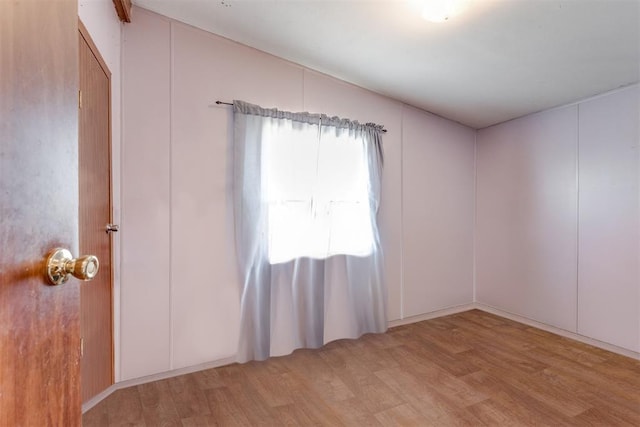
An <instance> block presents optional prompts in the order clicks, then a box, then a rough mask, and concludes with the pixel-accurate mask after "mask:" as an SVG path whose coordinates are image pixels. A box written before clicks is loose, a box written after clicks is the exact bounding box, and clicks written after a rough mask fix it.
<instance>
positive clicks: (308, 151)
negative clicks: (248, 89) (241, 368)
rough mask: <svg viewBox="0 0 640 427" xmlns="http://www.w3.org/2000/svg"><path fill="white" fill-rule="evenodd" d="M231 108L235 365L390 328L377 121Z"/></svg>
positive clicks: (239, 103) (252, 107) (237, 105)
mask: <svg viewBox="0 0 640 427" xmlns="http://www.w3.org/2000/svg"><path fill="white" fill-rule="evenodd" d="M233 105H234V107H233V111H234V160H233V167H234V183H233V191H234V221H235V236H236V252H237V258H238V263H239V268H240V277H241V279H242V286H243V288H242V293H241V295H242V300H241V329H240V342H239V348H238V361H239V362H246V361H249V360H264V359H266V358H268V357H270V356H280V355H285V354H289V353H291V352H292V351H293V350H295V349H296V348H303V347H305V348H317V347H320V346H322V345H323V344H325V343H327V342H329V341H332V340H336V339H341V338H357V337H359V336H360V335H362V334H364V333H368V332H383V331H385V330H386V328H387V319H386V288H385V286H384V284H383V281H382V251H381V247H380V238H379V233H378V227H377V221H376V215H377V211H378V205H379V201H380V179H381V171H382V141H381V127H380V126H377V125H373V124H366V125H363V124H359V123H358V122H355V121H349V120H345V119H339V118H337V117H328V116H325V115H317V114H309V113H290V112H284V111H279V110H277V109H264V108H261V107H258V106H256V105H252V104H248V103H245V102H242V101H234V102H233Z"/></svg>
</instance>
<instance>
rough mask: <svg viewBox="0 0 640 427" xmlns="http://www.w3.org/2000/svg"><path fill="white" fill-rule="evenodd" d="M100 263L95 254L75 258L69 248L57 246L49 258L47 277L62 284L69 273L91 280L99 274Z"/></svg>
mask: <svg viewBox="0 0 640 427" xmlns="http://www.w3.org/2000/svg"><path fill="white" fill-rule="evenodd" d="M99 268H100V263H99V262H98V258H97V257H95V256H94V255H85V256H82V257H79V258H75V259H74V258H73V257H72V256H71V252H69V251H68V250H67V249H63V248H56V249H54V250H53V251H52V252H51V254H50V255H49V257H48V258H47V278H48V279H49V282H50V283H51V284H52V285H56V286H57V285H62V284H63V283H65V282H66V281H67V280H68V279H69V275H73V277H75V278H77V279H80V280H91V279H93V278H94V277H96V274H98V269H99Z"/></svg>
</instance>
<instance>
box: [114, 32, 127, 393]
mask: <svg viewBox="0 0 640 427" xmlns="http://www.w3.org/2000/svg"><path fill="white" fill-rule="evenodd" d="M119 25H120V70H118V72H119V73H120V87H119V90H120V141H119V144H120V153H119V154H120V170H119V171H118V172H119V174H120V189H119V197H120V206H119V208H120V212H119V213H120V216H119V217H118V218H117V220H118V223H119V224H120V226H121V227H122V225H123V224H122V219H123V215H122V212H124V209H123V208H124V195H123V193H124V192H123V191H122V188H123V187H124V186H123V185H122V182H123V181H124V172H123V171H124V120H125V119H124V108H125V103H124V79H125V77H124V51H125V48H126V43H125V38H124V25H123V24H122V22H120V23H119ZM111 142H112V143H113V140H112V141H111ZM112 149H113V146H112ZM111 167H112V168H113V164H112V165H111ZM125 232H126V231H125ZM116 239H117V241H118V250H119V251H118V274H117V278H118V299H119V303H118V317H116V313H115V311H116V310H115V304H114V310H113V311H114V312H113V313H112V315H113V325H112V327H113V335H114V336H113V338H114V339H113V346H114V349H113V359H114V360H113V370H114V372H113V382H114V383H118V382H119V381H120V378H122V354H121V351H122V333H121V327H122V323H123V322H122V311H123V310H122V303H123V301H122V264H123V262H122V259H123V256H122V254H123V252H124V251H123V246H124V245H123V239H122V238H121V237H120V236H118V237H117V238H116ZM116 239H114V240H116ZM113 284H114V295H113V297H115V296H116V295H115V277H114V283H113ZM114 302H115V301H114ZM116 322H117V323H116ZM116 338H117V340H116ZM116 343H117V345H116Z"/></svg>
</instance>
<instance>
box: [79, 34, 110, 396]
mask: <svg viewBox="0 0 640 427" xmlns="http://www.w3.org/2000/svg"><path fill="white" fill-rule="evenodd" d="M79 27H80V36H79V42H80V43H79V50H80V52H79V53H80V92H81V103H80V109H79V127H80V133H79V138H80V139H79V158H80V162H79V165H80V171H79V174H80V175H79V176H80V179H79V180H80V252H82V253H90V254H93V255H96V256H97V257H98V259H99V260H100V270H99V271H98V275H97V276H96V277H95V278H94V279H93V280H92V281H91V282H86V283H83V284H81V285H80V301H81V304H80V305H81V309H80V312H81V316H80V317H81V319H80V325H81V327H80V329H81V335H82V338H83V340H84V346H83V347H84V352H83V356H82V362H81V371H82V387H81V390H82V401H83V402H86V401H87V400H89V399H90V398H92V397H93V396H95V395H96V394H98V393H100V392H101V391H103V390H104V389H106V388H107V387H109V386H110V385H111V384H112V383H113V344H112V343H113V339H112V319H111V313H112V304H111V302H112V297H111V295H112V286H111V284H112V278H111V237H110V235H109V234H107V233H106V232H105V226H106V224H107V223H109V222H110V218H111V203H110V195H111V187H110V185H111V177H110V170H111V162H110V151H111V147H110V131H109V129H110V121H109V115H110V113H109V111H110V102H109V96H110V74H109V70H108V69H107V67H106V65H105V64H104V61H102V58H100V56H99V55H100V54H99V53H98V51H97V49H96V48H95V45H94V44H93V42H91V38H90V37H89V34H88V32H87V31H86V29H85V28H84V26H83V25H82V23H80V24H79Z"/></svg>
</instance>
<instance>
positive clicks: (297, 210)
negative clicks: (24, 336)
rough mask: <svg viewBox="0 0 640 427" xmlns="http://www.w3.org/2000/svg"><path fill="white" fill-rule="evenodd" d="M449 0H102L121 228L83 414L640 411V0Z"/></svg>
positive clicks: (86, 10)
mask: <svg viewBox="0 0 640 427" xmlns="http://www.w3.org/2000/svg"><path fill="white" fill-rule="evenodd" d="M114 3H117V4H120V5H121V6H122V5H124V6H123V7H124V8H125V9H126V11H125V12H126V13H125V15H126V17H125V21H128V22H123V21H122V20H121V19H120V18H119V16H118V13H117V12H121V10H118V9H117V8H116V7H114ZM432 3H433V2H430V1H419V0H416V1H400V0H398V1H320V0H310V1H302V0H300V1H275V0H264V1H245V0H224V1H220V0H216V1H213V0H212V1H196V0H133V5H132V6H131V5H130V2H128V1H120V0H118V1H115V2H112V1H111V0H80V1H79V4H78V15H79V20H80V21H81V22H82V24H83V25H84V27H86V30H87V31H88V34H89V35H90V37H91V39H92V40H93V43H95V46H96V47H97V50H98V51H99V54H100V55H101V57H102V60H103V61H104V63H105V64H106V66H107V67H108V69H109V72H110V73H111V80H110V85H111V86H110V90H111V92H110V100H111V101H110V143H111V147H110V156H111V203H112V205H111V215H112V221H111V222H113V223H114V224H117V225H118V227H119V228H118V232H117V233H112V234H111V236H112V243H111V244H112V250H113V253H112V260H113V262H112V266H111V269H112V287H111V290H112V291H111V298H112V325H110V327H111V328H112V329H111V331H112V332H111V339H112V342H113V350H112V351H113V354H112V358H111V360H112V361H111V363H112V364H111V370H112V371H111V372H112V374H111V381H110V382H109V384H107V385H106V386H102V387H100V389H98V390H95V391H94V392H93V393H92V395H91V396H86V395H85V397H84V401H83V422H84V424H85V425H87V426H91V425H99V426H109V425H147V426H155V425H184V426H196V425H285V424H286V425H443V426H445V425H603V426H605V425H606V426H614V425H621V426H622V425H640V362H639V359H640V143H639V140H640V125H639V123H640V107H639V105H640V86H639V81H640V2H638V1H637V0H619V1H618V0H616V1H607V0H593V1H577V0H575V1H573V0H522V1H507V0H468V1H458V2H446V1H445V2H444V4H445V6H442V8H440V9H438V8H437V7H435V6H433V4H432ZM452 5H453V6H452ZM432 6H433V8H432ZM436 6H438V5H436ZM454 6H455V7H454ZM456 7H458V8H456ZM432 9H433V10H432ZM431 13H434V15H431ZM258 120H261V122H260V123H262V124H258V125H256V126H257V127H255V128H252V127H250V126H253V125H255V123H256V122H257V121H258ZM287 120H288V122H287ZM298 120H300V121H298ZM285 122H287V123H289V125H286V124H283V123H285ZM291 122H293V123H294V124H293V125H291V124H290V123H291ZM245 126H246V127H245ZM279 126H280V127H279ZM332 126H334V127H332ZM256 129H258V130H256ZM300 129H302V130H300ZM345 129H348V130H349V132H347V131H346V130H345ZM298 131H299V132H300V133H296V132H298ZM255 132H262V133H261V134H260V135H261V136H255V135H254V133H255ZM286 132H292V133H291V134H289V133H286ZM285 133H286V135H293V136H292V138H293V140H292V141H293V142H291V141H289V142H286V144H288V145H285V148H284V149H282V148H277V147H278V143H279V142H278V141H279V140H278V135H285ZM303 134H304V135H305V136H304V138H307V137H309V138H310V139H309V141H311V142H309V143H308V144H307V142H304V143H303V142H300V143H299V144H298V146H296V141H298V140H299V141H302V140H303V136H302V135H303ZM274 135H275V136H274ZM336 135H337V136H336ZM354 135H355V136H354ZM334 137H335V138H334ZM351 137H353V138H356V139H357V138H361V139H357V141H360V143H357V144H355V145H353V147H359V148H354V149H353V150H355V151H353V150H351V151H349V150H346V151H345V150H344V149H343V148H340V147H342V146H344V144H343V145H340V142H341V141H347V140H348V141H352V140H351V139H349V138H351ZM252 138H253V139H252ZM255 138H262V139H261V144H262V145H258V147H257V148H255V147H253V146H252V145H251V144H253V143H254V142H255V141H254V139H255ZM283 138H284V137H283ZM331 138H334V139H331ZM325 140H327V141H328V140H330V141H329V142H327V143H326V144H323V143H325ZM304 141H307V140H306V139H305V140H304ZM336 141H338V142H336ZM331 144H333V145H331ZM345 144H347V143H346V142H345ZM349 144H351V142H349ZM358 144H359V145H358ZM302 145H304V146H305V147H307V146H308V147H312V148H309V149H308V150H307V148H305V149H304V150H307V151H304V150H303V149H301V148H300V149H299V148H298V147H299V146H302ZM329 145H331V147H334V146H336V147H338V148H335V151H331V150H332V149H328V148H327V149H324V148H320V147H325V146H329ZM287 147H289V148H287ZM252 150H253V151H252ZM278 150H280V151H278ZM323 150H324V151H323ZM341 150H343V151H341ZM316 151H317V153H324V154H318V156H319V157H313V156H315V155H316V154H315V153H316ZM281 152H285V154H283V156H284V157H283V158H284V160H283V158H282V156H281V158H278V159H275V158H276V157H278V153H281ZM354 153H355V154H354ZM254 154H255V156H261V157H259V158H258V157H255V158H254V157H253V156H254ZM296 155H297V156H298V157H296ZM241 156H244V157H243V158H242V159H240V160H239V157H241ZM269 156H271V157H269ZM323 156H324V157H323ZM332 156H333V157H332ZM349 156H351V157H349ZM256 158H258V160H256ZM267 158H269V159H271V158H274V159H275V160H273V163H269V164H267V163H266V162H267V160H265V159H267ZM345 159H346V160H345ZM256 162H257V163H256ZM256 164H259V166H255V168H254V165H256ZM274 165H275V166H274ZM256 168H257V169H256ZM314 168H315V169H314ZM358 174H360V175H358ZM356 175H357V178H354V179H355V180H356V181H357V182H356V183H355V184H353V185H352V183H351V182H350V181H349V179H351V178H350V177H352V176H356ZM318 177H326V180H325V181H327V182H332V183H333V184H334V187H336V188H333V189H328V190H327V189H326V188H324V186H325V184H323V183H319V181H320V178H318ZM307 178H308V179H309V180H311V181H312V183H307ZM280 181H282V182H284V183H285V184H283V187H282V188H276V186H277V185H276V184H274V183H277V182H280ZM354 182H355V181H354ZM307 184H308V185H307ZM326 186H327V188H328V187H330V185H329V184H326ZM285 187H286V188H285ZM303 187H304V188H303ZM307 187H308V189H309V193H305V191H307V190H306V189H307ZM347 187H348V188H347ZM283 188H284V189H283ZM265 189H267V190H265ZM361 190H362V191H361ZM332 191H333V193H332ZM303 193H304V194H303ZM250 197H254V198H255V199H256V200H253V199H252V200H249V199H250ZM278 197H280V198H278ZM336 200H338V201H336ZM256 206H257V207H256ZM301 206H302V207H301ZM278 215H280V216H278ZM358 215H359V216H358ZM354 218H356V219H355V220H354ZM343 219H344V221H345V222H344V223H342V222H340V221H342V220H343ZM349 221H351V222H349ZM332 230H333V234H331V232H332ZM325 232H326V233H328V234H326V236H328V237H326V241H325V240H322V239H324V238H325V237H323V236H325V234H323V233H325ZM287 233H289V234H287ZM318 236H320V237H318ZM316 237H318V239H320V240H322V241H321V242H320V243H318V244H317V245H315V244H314V243H312V242H311V241H312V240H313V239H314V238H316ZM356 240H357V242H356ZM291 242H293V243H291ZM326 242H328V243H326ZM325 243H326V244H325ZM287 244H290V245H291V246H289V247H287ZM323 245H324V246H323ZM292 248H293V249H292ZM296 251H298V252H296ZM319 254H320V255H319ZM82 286H85V285H82ZM87 286H88V285H87Z"/></svg>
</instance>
